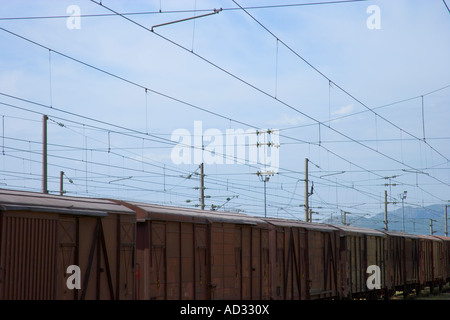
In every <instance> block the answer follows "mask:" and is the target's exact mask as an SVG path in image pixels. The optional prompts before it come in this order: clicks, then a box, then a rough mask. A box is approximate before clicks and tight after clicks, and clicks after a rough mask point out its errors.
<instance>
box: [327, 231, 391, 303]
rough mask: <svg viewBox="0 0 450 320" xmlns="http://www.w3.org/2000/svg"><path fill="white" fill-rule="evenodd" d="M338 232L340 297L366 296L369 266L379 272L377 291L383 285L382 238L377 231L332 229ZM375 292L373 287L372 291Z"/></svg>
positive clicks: (381, 234)
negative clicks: (339, 236)
mask: <svg viewBox="0 0 450 320" xmlns="http://www.w3.org/2000/svg"><path fill="white" fill-rule="evenodd" d="M335 227H336V228H338V229H339V230H340V231H341V246H340V249H341V264H342V265H341V266H342V267H341V269H342V285H343V296H344V297H356V296H361V295H364V296H367V295H370V294H373V293H374V291H372V290H373V289H371V288H369V287H368V285H367V280H368V277H369V274H368V273H367V271H368V267H369V266H375V267H377V270H379V281H380V283H379V284H377V285H379V287H380V289H382V288H385V286H386V235H385V234H384V233H383V232H381V231H377V230H373V229H366V228H358V227H352V226H344V225H339V226H335ZM374 289H375V288H374Z"/></svg>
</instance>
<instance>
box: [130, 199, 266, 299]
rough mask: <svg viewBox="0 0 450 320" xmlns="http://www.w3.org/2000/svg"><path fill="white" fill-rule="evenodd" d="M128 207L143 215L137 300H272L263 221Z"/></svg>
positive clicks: (139, 217) (139, 220) (166, 208)
mask: <svg viewBox="0 0 450 320" xmlns="http://www.w3.org/2000/svg"><path fill="white" fill-rule="evenodd" d="M124 204H125V205H127V206H128V207H129V208H132V209H133V210H134V211H135V212H136V213H137V234H138V236H137V251H136V256H137V260H136V262H137V267H136V268H137V270H136V272H137V279H136V298H137V299H142V300H148V299H164V300H166V299H167V300H173V299H177V300H182V299H187V300H209V299H238V300H247V299H258V300H259V299H268V297H269V240H268V228H267V225H266V223H264V222H263V221H262V220H259V219H256V218H252V217H250V216H247V215H243V214H235V213H227V212H215V211H205V210H198V209H187V208H176V207H169V206H161V205H150V204H145V203H136V202H129V203H124Z"/></svg>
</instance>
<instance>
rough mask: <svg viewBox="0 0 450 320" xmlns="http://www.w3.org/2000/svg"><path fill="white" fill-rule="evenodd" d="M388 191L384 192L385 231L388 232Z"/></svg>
mask: <svg viewBox="0 0 450 320" xmlns="http://www.w3.org/2000/svg"><path fill="white" fill-rule="evenodd" d="M387 205H388V202H387V190H384V230H385V231H388V230H389V228H388V211H387Z"/></svg>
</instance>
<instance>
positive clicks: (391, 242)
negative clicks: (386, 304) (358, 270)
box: [386, 231, 420, 296]
mask: <svg viewBox="0 0 450 320" xmlns="http://www.w3.org/2000/svg"><path fill="white" fill-rule="evenodd" d="M386 234H387V235H388V256H387V260H388V266H387V288H388V293H387V294H388V295H389V296H392V295H393V294H394V293H395V291H403V295H405V296H406V295H407V294H408V293H409V292H411V290H413V289H416V291H417V290H420V238H419V237H418V236H417V235H413V234H408V233H404V232H395V231H387V232H386ZM417 292H418V291H417Z"/></svg>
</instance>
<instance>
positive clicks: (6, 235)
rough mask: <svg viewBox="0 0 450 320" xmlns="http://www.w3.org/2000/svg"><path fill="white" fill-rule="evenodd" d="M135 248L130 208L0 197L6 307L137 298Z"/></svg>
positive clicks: (34, 196)
mask: <svg viewBox="0 0 450 320" xmlns="http://www.w3.org/2000/svg"><path fill="white" fill-rule="evenodd" d="M134 246H135V213H134V212H133V211H131V210H129V209H128V208H126V207H123V206H120V205H117V204H116V203H114V202H111V201H108V200H100V199H91V198H77V197H65V196H64V197H62V196H55V195H48V194H41V193H33V192H23V191H12V190H0V300H14V299H17V300H34V299H36V300H53V299H57V300H65V299H75V300H78V299H86V300H93V299H121V300H125V299H134V251H135V250H134ZM69 267H70V269H69V270H68V268H69ZM76 267H78V268H79V269H76ZM77 270H78V271H77Z"/></svg>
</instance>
